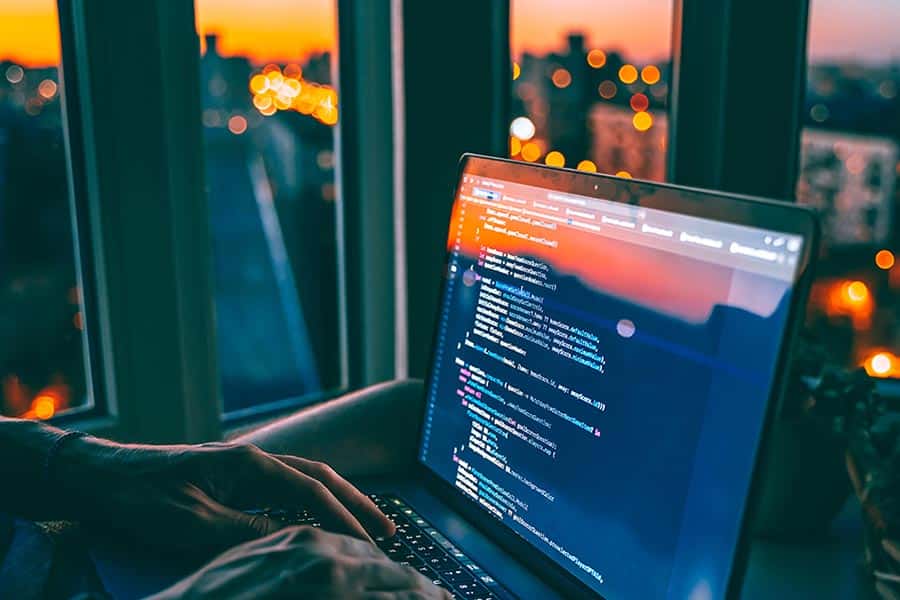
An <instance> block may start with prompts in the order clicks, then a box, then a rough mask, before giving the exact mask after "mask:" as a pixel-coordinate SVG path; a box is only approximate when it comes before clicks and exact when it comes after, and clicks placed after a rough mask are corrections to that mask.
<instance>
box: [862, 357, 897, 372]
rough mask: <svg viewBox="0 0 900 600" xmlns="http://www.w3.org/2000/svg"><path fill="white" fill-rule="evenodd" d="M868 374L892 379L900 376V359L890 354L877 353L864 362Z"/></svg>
mask: <svg viewBox="0 0 900 600" xmlns="http://www.w3.org/2000/svg"><path fill="white" fill-rule="evenodd" d="M863 366H864V367H865V369H866V373H868V374H869V375H871V376H872V377H891V376H893V375H898V374H900V359H898V357H897V356H896V355H894V354H892V353H890V352H887V351H881V352H876V353H875V354H872V355H871V356H869V357H868V358H867V359H866V360H865V361H863Z"/></svg>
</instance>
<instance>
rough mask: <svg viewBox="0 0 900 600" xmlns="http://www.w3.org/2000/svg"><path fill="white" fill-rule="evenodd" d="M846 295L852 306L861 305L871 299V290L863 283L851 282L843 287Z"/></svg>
mask: <svg viewBox="0 0 900 600" xmlns="http://www.w3.org/2000/svg"><path fill="white" fill-rule="evenodd" d="M843 290H844V295H845V296H846V298H847V300H848V301H849V302H850V303H851V304H861V303H863V302H865V301H866V299H867V298H868V297H869V288H868V287H867V286H866V284H865V283H863V282H862V281H851V282H848V283H847V284H845V285H844V287H843Z"/></svg>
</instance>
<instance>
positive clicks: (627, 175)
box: [616, 171, 631, 179]
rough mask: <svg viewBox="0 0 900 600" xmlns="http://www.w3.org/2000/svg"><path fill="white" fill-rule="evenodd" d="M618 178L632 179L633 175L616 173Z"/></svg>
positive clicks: (622, 172)
mask: <svg viewBox="0 0 900 600" xmlns="http://www.w3.org/2000/svg"><path fill="white" fill-rule="evenodd" d="M616 177H622V178H623V179H631V173H629V172H628V171H616Z"/></svg>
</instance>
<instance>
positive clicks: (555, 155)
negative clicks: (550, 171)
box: [544, 150, 566, 167]
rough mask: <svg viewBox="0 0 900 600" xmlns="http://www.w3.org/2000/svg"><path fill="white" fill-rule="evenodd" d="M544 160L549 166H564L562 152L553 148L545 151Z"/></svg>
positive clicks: (564, 161) (564, 160)
mask: <svg viewBox="0 0 900 600" xmlns="http://www.w3.org/2000/svg"><path fill="white" fill-rule="evenodd" d="M544 162H545V163H546V164H547V165H549V166H551V167H564V166H566V157H565V156H563V153H562V152H559V151H557V150H553V151H551V152H548V153H547V156H545V157H544Z"/></svg>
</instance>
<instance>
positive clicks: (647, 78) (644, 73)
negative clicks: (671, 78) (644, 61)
mask: <svg viewBox="0 0 900 600" xmlns="http://www.w3.org/2000/svg"><path fill="white" fill-rule="evenodd" d="M660 77H661V74H660V72H659V68H658V67H657V66H656V65H647V66H646V67H644V68H643V69H641V81H643V82H644V83H646V84H647V85H653V84H654V83H658V82H659V79H660Z"/></svg>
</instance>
